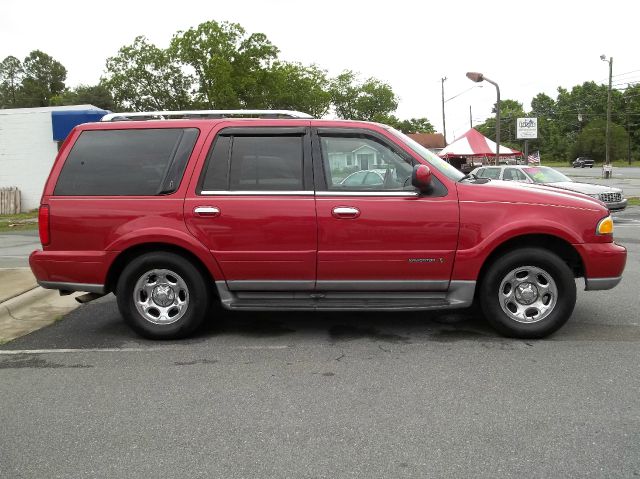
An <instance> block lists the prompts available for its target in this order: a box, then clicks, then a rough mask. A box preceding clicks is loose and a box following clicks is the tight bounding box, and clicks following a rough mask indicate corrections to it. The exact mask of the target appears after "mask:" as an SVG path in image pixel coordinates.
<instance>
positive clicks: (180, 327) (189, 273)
mask: <svg viewBox="0 0 640 479" xmlns="http://www.w3.org/2000/svg"><path fill="white" fill-rule="evenodd" d="M117 291H118V294H117V299H118V308H119V309H120V313H121V314H122V316H123V318H124V319H125V321H126V322H127V324H129V326H131V328H133V330H134V331H136V332H137V333H138V334H140V335H141V336H144V337H147V338H150V339H177V338H182V337H185V336H188V335H189V334H191V333H192V332H193V331H194V330H195V329H196V328H197V327H198V326H199V325H200V324H201V323H202V321H203V320H204V318H205V316H206V314H207V311H208V310H209V302H210V296H209V292H208V288H207V286H206V284H205V280H204V278H203V276H202V274H201V273H200V271H199V270H198V269H197V268H196V267H195V266H194V265H193V264H192V263H191V262H190V261H188V260H187V259H185V258H183V257H182V256H179V255H177V254H174V253H169V252H153V253H146V254H143V255H142V256H139V257H137V258H136V259H134V260H133V261H131V263H129V264H128V265H127V266H126V267H125V269H124V270H123V272H122V274H121V275H120V278H119V280H118V285H117Z"/></svg>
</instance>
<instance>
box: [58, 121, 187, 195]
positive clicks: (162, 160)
mask: <svg viewBox="0 0 640 479" xmlns="http://www.w3.org/2000/svg"><path fill="white" fill-rule="evenodd" d="M197 137H198V130H197V129H195V128H186V129H182V128H156V129H133V130H88V131H84V132H82V134H81V135H80V137H79V138H78V140H77V141H76V143H75V144H74V146H73V148H72V150H71V152H70V153H69V156H68V157H67V159H66V161H65V164H64V166H63V168H62V171H61V172H60V176H59V178H58V182H57V184H56V188H55V190H54V194H55V195H68V196H102V195H104V196H125V195H126V196H148V195H157V194H161V193H171V192H173V191H175V190H176V189H177V187H178V185H179V184H180V181H181V179H182V175H183V174H184V170H185V167H186V165H187V162H188V160H189V157H190V156H191V152H192V151H193V147H194V145H195V142H196V139H197Z"/></svg>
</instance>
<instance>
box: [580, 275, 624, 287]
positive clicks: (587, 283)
mask: <svg viewBox="0 0 640 479" xmlns="http://www.w3.org/2000/svg"><path fill="white" fill-rule="evenodd" d="M620 281H622V276H618V277H616V278H584V290H585V291H602V290H604V289H612V288H615V287H616V286H617V285H618V283H620Z"/></svg>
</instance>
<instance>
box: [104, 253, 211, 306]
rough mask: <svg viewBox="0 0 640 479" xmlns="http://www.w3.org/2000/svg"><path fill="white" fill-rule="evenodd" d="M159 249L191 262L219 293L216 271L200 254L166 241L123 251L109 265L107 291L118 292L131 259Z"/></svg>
mask: <svg viewBox="0 0 640 479" xmlns="http://www.w3.org/2000/svg"><path fill="white" fill-rule="evenodd" d="M158 251H162V252H167V253H174V254H177V255H179V256H182V257H183V258H185V259H186V260H188V261H189V262H191V263H192V264H193V265H194V266H195V267H196V268H197V269H198V270H199V271H200V273H201V274H202V276H203V277H204V278H205V280H210V285H211V288H210V289H211V290H212V291H213V292H214V293H216V294H217V291H216V288H215V279H216V278H215V277H214V273H212V272H211V269H210V268H208V267H207V265H206V263H205V261H203V259H202V258H200V257H199V256H198V255H196V254H195V253H193V252H192V251H190V250H189V249H187V248H184V247H182V246H178V245H176V244H172V243H164V242H150V243H139V244H135V245H132V246H130V247H128V248H126V249H125V250H123V251H121V252H120V253H119V254H118V256H116V258H115V259H114V260H113V262H112V263H111V265H110V267H109V270H108V272H107V278H106V281H105V291H106V292H108V293H109V292H113V293H115V292H116V284H117V283H118V278H119V277H120V274H122V271H123V270H124V268H125V266H126V265H127V264H128V263H129V261H131V260H133V259H134V258H136V257H138V256H140V255H143V254H145V253H153V252H158Z"/></svg>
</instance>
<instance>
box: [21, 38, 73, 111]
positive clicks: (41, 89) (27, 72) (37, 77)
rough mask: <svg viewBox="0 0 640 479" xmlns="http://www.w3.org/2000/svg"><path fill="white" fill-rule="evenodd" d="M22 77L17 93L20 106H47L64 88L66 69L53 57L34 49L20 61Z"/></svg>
mask: <svg viewBox="0 0 640 479" xmlns="http://www.w3.org/2000/svg"><path fill="white" fill-rule="evenodd" d="M22 67H23V69H24V78H23V79H22V85H21V87H20V90H19V94H18V98H19V100H18V103H19V104H20V106H25V107H37V106H48V105H49V104H50V101H51V98H53V97H54V96H55V95H59V94H60V93H62V92H63V91H64V89H65V84H64V81H65V80H66V78H67V69H66V68H65V67H64V66H63V65H62V64H61V63H60V62H58V61H57V60H54V59H53V57H51V56H50V55H47V54H46V53H44V52H42V51H40V50H34V51H32V52H31V53H29V55H28V56H27V57H26V58H25V59H24V61H23V62H22Z"/></svg>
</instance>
